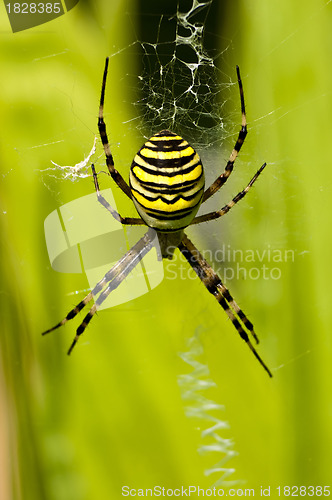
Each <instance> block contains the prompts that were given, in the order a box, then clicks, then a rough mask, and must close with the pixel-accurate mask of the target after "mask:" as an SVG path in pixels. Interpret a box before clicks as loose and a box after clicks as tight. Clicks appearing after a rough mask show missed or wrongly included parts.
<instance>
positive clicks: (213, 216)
mask: <svg viewBox="0 0 332 500" xmlns="http://www.w3.org/2000/svg"><path fill="white" fill-rule="evenodd" d="M265 167H266V163H264V164H263V165H262V166H261V167H260V169H259V170H257V172H256V173H255V175H254V177H253V178H252V179H251V181H250V182H249V184H248V186H247V187H246V188H244V189H243V190H242V191H240V192H239V193H238V194H237V195H236V196H234V198H233V199H232V201H230V202H229V203H227V205H225V206H224V207H223V208H222V209H221V210H217V211H216V212H209V213H208V214H205V215H199V216H198V217H195V218H194V220H193V221H192V222H191V224H200V223H201V222H206V221H209V220H212V219H218V218H219V217H222V216H223V215H225V214H227V212H229V211H230V209H231V208H233V207H234V205H236V204H237V203H238V202H239V201H240V200H242V198H243V197H244V196H245V195H246V194H247V192H248V191H249V189H250V188H251V187H252V185H253V184H254V182H255V181H256V180H257V179H258V177H259V176H260V174H261V173H262V172H263V170H264V168H265Z"/></svg>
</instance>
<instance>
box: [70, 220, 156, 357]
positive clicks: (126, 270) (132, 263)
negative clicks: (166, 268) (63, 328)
mask: <svg viewBox="0 0 332 500" xmlns="http://www.w3.org/2000/svg"><path fill="white" fill-rule="evenodd" d="M154 236H155V231H153V230H149V231H148V232H147V233H145V235H144V236H143V238H141V239H140V240H139V241H138V242H137V243H136V244H135V245H134V246H133V247H132V248H131V249H130V250H129V251H128V252H127V254H126V255H125V258H123V259H121V265H120V268H119V269H118V274H117V275H116V276H115V277H113V279H112V280H111V281H110V282H109V283H108V285H107V287H106V288H105V289H104V290H103V291H102V292H101V294H100V295H99V297H98V298H97V300H96V301H95V303H94V304H93V306H92V307H91V309H90V310H89V312H88V313H87V315H86V316H85V318H84V319H83V321H82V323H81V324H80V325H79V327H78V328H77V330H76V335H75V338H74V340H73V342H72V344H71V346H70V348H69V350H68V352H67V354H68V355H69V354H70V353H71V351H72V350H73V348H74V347H75V344H76V343H77V341H78V339H79V338H80V336H81V335H82V333H83V332H84V330H85V329H86V327H87V326H88V324H89V323H90V321H91V320H92V318H93V316H94V314H95V313H96V312H97V310H98V308H99V307H100V305H101V304H102V303H103V302H104V300H106V299H107V297H108V296H109V294H110V293H111V292H112V291H113V290H115V289H116V288H118V286H119V285H120V284H121V283H122V281H123V280H124V279H125V278H126V277H127V276H128V274H130V272H131V271H132V270H133V269H134V268H135V267H136V266H137V264H138V263H139V262H140V261H141V260H142V258H143V257H144V256H145V255H146V254H147V253H148V252H149V251H150V250H151V248H152V246H153V239H154Z"/></svg>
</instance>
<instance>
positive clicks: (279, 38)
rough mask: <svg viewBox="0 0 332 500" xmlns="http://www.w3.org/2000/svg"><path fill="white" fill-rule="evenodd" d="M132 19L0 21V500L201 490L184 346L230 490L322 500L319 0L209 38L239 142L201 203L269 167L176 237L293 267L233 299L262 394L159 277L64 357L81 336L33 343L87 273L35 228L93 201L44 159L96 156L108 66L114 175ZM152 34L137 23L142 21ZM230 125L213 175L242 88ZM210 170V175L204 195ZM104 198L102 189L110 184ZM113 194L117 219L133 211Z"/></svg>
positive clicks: (227, 330) (207, 307)
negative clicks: (58, 257) (223, 453)
mask: <svg viewBox="0 0 332 500" xmlns="http://www.w3.org/2000/svg"><path fill="white" fill-rule="evenodd" d="M143 3H144V2H143ZM161 5H162V2H161ZM147 6H148V2H146V5H145V10H148V9H147ZM140 8H141V9H142V6H140V4H136V3H135V2H134V1H132V2H131V1H129V0H127V1H124V0H118V1H116V2H107V1H106V0H97V1H96V2H93V3H92V2H85V1H83V0H81V1H80V2H79V4H78V5H77V7H75V8H74V9H73V10H72V11H70V12H69V13H68V14H66V15H64V16H62V17H60V18H58V19H57V20H54V21H52V22H51V23H48V24H46V25H42V26H40V27H37V28H33V29H31V30H27V31H23V32H20V33H16V34H12V33H11V32H10V28H9V23H8V19H6V16H5V12H4V8H3V15H2V17H1V35H0V36H1V44H0V65H1V69H2V71H1V75H2V77H1V82H0V89H1V91H0V105H1V116H0V120H1V131H2V133H1V140H0V147H1V177H0V179H1V185H0V190H1V194H0V205H1V206H0V224H1V260H0V264H1V289H0V290H1V318H2V321H1V324H2V329H1V331H2V333H1V337H0V338H1V341H0V342H1V358H0V363H1V364H0V384H1V391H0V397H1V402H0V405H1V408H2V411H1V417H0V419H1V420H0V424H1V425H0V433H1V440H0V442H1V452H0V453H1V460H0V463H1V464H2V467H1V481H0V497H1V498H4V499H6V500H7V499H15V500H16V499H30V498H33V499H34V500H39V499H54V500H55V499H60V498H61V500H66V499H70V500H76V499H80V500H91V499H95V498H120V497H121V487H122V486H123V485H129V486H130V487H132V488H145V487H153V486H154V485H158V484H159V485H162V486H165V487H170V488H175V487H179V486H181V485H184V486H186V485H190V484H195V485H199V486H201V487H208V486H209V485H210V484H211V482H212V480H211V477H205V476H204V468H205V467H206V466H207V464H208V462H209V461H211V463H214V462H215V460H213V457H205V458H204V457H201V456H199V454H198V453H197V448H198V446H199V445H200V443H201V437H200V432H199V429H197V428H196V426H195V422H194V421H193V420H191V419H189V418H187V417H186V416H185V413H184V403H183V401H181V396H180V389H179V386H178V382H177V380H178V377H179V375H182V374H185V373H188V372H190V367H189V366H187V365H186V364H185V363H184V362H183V361H182V360H181V358H180V357H179V356H178V353H179V352H183V351H186V349H188V341H189V340H190V339H191V338H192V337H193V335H196V336H197V338H199V341H200V342H201V344H202V346H203V347H204V356H203V358H204V359H203V360H204V363H205V364H206V365H207V366H208V367H209V369H210V375H211V378H212V379H213V380H214V381H215V382H216V383H217V387H216V388H214V389H211V390H209V397H211V399H213V400H214V401H216V402H217V403H219V404H223V405H225V412H224V416H225V420H227V421H228V422H229V424H230V429H228V430H225V432H224V434H223V436H224V437H227V438H232V439H233V440H234V442H235V444H234V449H235V450H237V451H238V452H239V455H238V456H237V457H236V458H233V459H232V461H231V463H230V466H231V467H234V468H235V469H236V472H235V473H234V474H233V476H232V479H233V480H235V481H239V483H238V485H239V487H242V485H243V483H240V481H242V480H244V481H246V486H247V487H251V488H255V489H256V490H257V494H258V491H259V488H260V486H261V485H265V486H269V485H270V486H271V487H275V486H277V485H284V484H288V485H309V484H311V485H324V484H329V482H330V481H331V466H330V465H331V433H332V426H331V418H332V406H331V390H330V381H331V379H332V377H331V362H330V360H331V337H330V325H331V322H332V319H331V307H330V297H331V292H330V283H331V281H332V276H331V274H332V270H331V265H330V260H329V259H330V248H331V231H330V214H331V186H332V183H331V169H330V158H329V152H328V147H327V146H328V144H329V138H330V120H329V118H330V114H331V113H330V111H331V90H330V89H331V83H332V82H331V78H332V74H331V71H330V63H329V62H330V54H331V29H330V26H331V22H332V6H331V3H330V2H319V3H317V2H315V1H314V0H310V1H308V2H306V3H305V4H304V3H303V2H300V1H299V0H295V1H294V2H292V3H290V2H288V1H287V0H280V1H278V2H277V1H276V0H273V1H270V2H264V1H263V0H254V1H253V2H249V3H248V2H245V1H239V2H229V3H228V4H227V3H225V4H224V5H223V8H222V10H221V8H220V10H219V11H218V12H219V13H218V12H217V14H218V15H219V16H220V17H219V19H220V22H219V24H218V23H217V25H218V26H219V28H213V29H217V32H216V34H217V36H216V37H215V40H216V41H215V44H216V47H215V48H216V50H217V51H218V52H220V53H223V55H222V58H220V60H219V61H218V64H219V66H222V67H223V71H224V73H225V74H228V75H230V78H231V79H233V80H234V79H235V77H234V66H235V64H239V65H240V67H241V70H242V76H243V82H244V87H245V96H246V102H247V114H248V120H249V131H250V132H249V135H248V139H247V141H246V144H245V146H244V148H243V150H242V151H241V156H240V158H239V161H238V162H237V165H236V169H235V172H234V174H233V175H232V177H231V179H230V181H229V185H227V187H225V190H223V192H222V193H220V195H219V194H218V195H217V196H216V197H215V198H214V201H213V204H212V205H210V206H215V207H216V206H219V204H224V203H225V201H228V198H230V197H231V196H233V195H234V194H236V193H237V192H238V191H239V190H240V189H241V188H242V187H243V186H244V185H245V184H246V182H247V181H248V180H249V179H250V177H251V176H252V174H253V173H254V172H255V170H256V169H257V168H258V167H259V166H260V165H261V164H262V163H263V162H264V161H267V163H268V168H267V170H266V172H264V176H263V177H262V179H260V180H259V182H258V183H257V185H256V186H255V188H254V189H253V190H252V192H251V193H250V194H249V195H248V197H247V198H246V201H243V202H241V204H240V205H239V206H238V207H237V208H236V209H234V212H232V214H229V216H227V218H225V220H223V221H214V222H211V223H209V226H208V225H204V226H203V228H202V229H199V228H197V229H195V231H193V230H191V229H190V230H189V231H188V232H189V234H190V235H191V236H192V237H193V238H194V239H195V241H196V242H197V245H198V246H200V248H204V247H207V246H210V245H212V247H214V248H218V247H220V246H221V245H222V244H231V245H232V247H234V248H241V249H244V250H245V249H248V248H250V249H259V250H261V251H262V250H264V248H267V247H268V246H270V248H272V249H278V250H281V251H284V250H288V249H292V250H294V255H295V257H294V261H291V262H282V263H280V265H278V267H279V268H280V269H281V277H280V279H278V280H273V279H269V280H264V279H262V278H260V279H257V280H249V279H247V280H244V279H243V280H241V279H240V280H234V281H232V282H231V283H228V285H229V286H230V288H231V291H232V293H233V295H234V297H235V298H236V299H237V301H238V302H239V303H240V305H241V306H242V307H243V309H244V310H245V311H246V312H248V315H249V317H250V318H251V319H252V320H253V322H254V323H255V325H256V328H257V331H258V334H259V336H260V338H261V340H262V342H261V345H260V346H259V352H260V353H261V355H262V356H263V358H264V360H265V361H266V362H267V364H268V365H269V366H270V367H271V369H272V371H273V373H274V379H273V380H268V377H267V376H266V374H265V373H264V372H263V370H262V369H261V367H260V366H259V364H258V363H256V361H255V360H254V359H253V356H252V355H251V354H250V352H249V350H248V349H247V347H246V346H245V345H244V343H243V342H241V340H240V339H238V338H237V337H236V335H235V334H234V331H233V327H232V325H231V324H230V322H228V321H227V319H226V317H225V315H224V313H223V312H222V310H220V307H219V306H218V304H217V303H216V302H215V301H214V300H213V298H211V297H210V296H209V294H208V293H206V290H205V289H204V287H203V286H202V285H201V284H200V283H199V282H198V281H197V280H194V279H188V280H181V279H177V280H170V279H169V280H167V279H165V280H164V282H163V283H162V284H161V285H159V286H158V287H157V288H156V289H154V290H152V291H151V292H150V293H149V294H147V295H144V296H142V297H140V298H138V299H135V300H134V301H132V302H128V303H125V304H122V305H120V306H117V307H114V308H112V309H108V310H105V311H102V312H101V313H100V314H99V315H98V317H97V318H95V319H94V321H93V323H92V324H91V326H90V327H89V329H88V330H87V332H86V333H85V335H84V338H83V339H82V341H80V343H79V345H78V346H77V348H76V352H73V355H72V356H71V357H70V358H67V356H66V355H65V353H66V349H67V348H68V346H69V345H70V342H71V340H72V337H73V335H74V330H75V326H76V323H75V324H74V325H72V324H68V325H67V326H66V327H65V328H63V329H62V331H61V330H59V331H56V332H54V334H52V335H50V336H48V337H46V338H42V337H41V336H40V332H42V331H43V330H45V329H46V328H48V327H50V326H51V325H53V324H55V323H56V322H57V321H59V320H60V319H61V317H63V315H64V314H65V313H66V312H67V311H68V309H69V308H70V307H72V305H73V304H75V303H76V301H77V300H80V298H77V297H76V295H72V294H73V292H74V291H76V290H84V289H85V288H86V287H87V282H86V279H85V277H84V275H75V274H68V275H66V274H61V273H56V272H55V271H53V270H52V268H51V267H50V263H49V259H48V255H47V250H46V246H45V241H44V235H43V223H44V220H45V218H46V217H47V215H48V214H49V213H50V212H52V211H53V210H55V209H56V208H58V207H59V206H61V205H62V204H64V203H66V202H69V201H71V200H73V199H75V198H78V197H80V196H83V195H85V194H89V193H91V192H93V183H92V181H91V179H90V178H87V179H83V180H80V181H79V182H70V181H62V180H60V179H54V178H52V177H51V175H50V172H47V171H44V170H45V169H46V168H48V167H50V166H51V163H50V160H53V161H55V162H56V163H58V164H60V165H74V164H76V163H78V162H79V161H81V160H82V159H83V158H84V156H85V155H87V154H88V152H89V151H90V149H91V147H92V143H93V139H94V135H95V134H96V133H97V127H96V122H97V113H98V100H99V92H100V84H101V74H102V69H103V64H104V59H105V56H106V55H109V54H117V55H116V56H115V57H114V58H112V59H111V66H110V78H109V82H108V87H107V97H106V108H105V116H106V120H107V124H108V130H109V133H110V137H111V142H112V147H113V153H114V157H115V161H116V164H117V168H118V169H119V170H120V171H121V172H123V175H124V176H125V177H126V175H127V172H128V169H129V165H130V163H131V159H132V157H133V154H134V152H135V151H136V150H137V149H138V147H139V146H140V145H141V143H142V142H143V141H144V139H143V138H142V136H141V135H140V133H139V132H138V131H137V130H136V128H135V126H133V125H131V124H130V121H131V120H132V119H133V118H135V112H136V110H135V107H134V106H132V105H131V102H132V101H133V100H134V99H135V98H136V89H135V85H134V83H133V82H135V77H136V75H137V74H139V68H140V60H139V57H140V51H139V50H138V48H137V45H133V46H132V45H131V44H132V43H133V42H135V41H136V40H137V36H138V35H137V33H139V27H138V19H139V16H140V15H141V14H142V13H141V11H140ZM158 20H159V16H157V15H156V16H151V18H150V22H151V25H152V26H153V25H154V24H155V23H158ZM213 26H214V27H215V26H216V23H215V22H214V23H213ZM210 43H211V42H210ZM125 48H128V49H127V50H124V49H125ZM226 48H227V50H225V49H226ZM127 77H128V78H127ZM128 81H129V82H130V83H129V84H128ZM227 109H228V111H229V113H231V117H230V120H231V121H232V123H234V129H233V130H232V134H233V135H232V136H231V137H229V139H227V140H225V149H224V151H223V155H222V157H223V159H226V158H227V156H228V154H229V152H230V151H231V148H232V146H233V143H234V140H235V137H236V133H237V131H238V126H239V122H240V116H239V114H240V113H239V102H238V94H237V89H236V86H234V92H233V91H232V98H231V101H230V102H229V103H228V108H227ZM179 132H180V133H181V131H179ZM99 153H101V151H100V149H99ZM203 156H204V154H203ZM218 162H220V159H218ZM98 166H99V167H100V168H99V169H100V170H102V169H103V168H104V167H103V159H102V157H101V158H100V159H99V160H98ZM222 168H223V165H219V164H217V165H214V169H215V170H214V172H215V173H214V174H213V175H212V177H211V174H210V175H209V173H208V172H207V178H208V180H210V181H212V180H214V179H213V177H214V176H215V174H216V172H218V171H221V169H222ZM100 182H101V184H102V186H101V187H102V188H105V187H108V186H109V183H110V181H109V179H108V178H107V177H106V176H105V177H101V180H100ZM113 191H114V196H115V198H116V202H117V206H118V209H119V211H120V212H121V213H125V214H126V215H134V209H133V207H132V206H131V205H130V203H128V202H127V200H126V199H124V197H123V196H122V195H121V193H119V190H118V189H114V190H113ZM211 209H212V208H211ZM166 273H167V270H166ZM166 277H167V276H166ZM81 295H82V294H80V295H79V296H78V297H81ZM215 479H216V478H213V480H215ZM272 498H273V496H272Z"/></svg>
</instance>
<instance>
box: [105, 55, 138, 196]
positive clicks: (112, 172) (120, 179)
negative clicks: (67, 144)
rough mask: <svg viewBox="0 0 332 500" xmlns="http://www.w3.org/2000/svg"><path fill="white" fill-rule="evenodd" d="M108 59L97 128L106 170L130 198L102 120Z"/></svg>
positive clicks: (129, 192)
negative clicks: (115, 161)
mask: <svg viewBox="0 0 332 500" xmlns="http://www.w3.org/2000/svg"><path fill="white" fill-rule="evenodd" d="M108 61H109V58H108V57H107V58H106V62H105V69H104V75H103V83H102V87H101V95H100V105H99V118H98V130H99V135H100V138H101V142H102V143H103V146H104V151H105V156H106V165H107V168H108V171H109V173H110V175H111V177H112V179H113V180H114V181H115V182H116V183H117V185H118V186H119V188H120V189H122V191H123V192H124V193H125V194H126V195H127V196H128V198H130V199H131V191H130V187H129V186H128V184H127V183H126V181H125V180H124V178H123V177H122V175H121V174H120V173H119V172H118V171H117V170H116V169H115V167H114V160H113V156H112V153H111V149H110V145H109V142H108V137H107V133H106V125H105V122H104V100H105V89H106V79H107V71H108Z"/></svg>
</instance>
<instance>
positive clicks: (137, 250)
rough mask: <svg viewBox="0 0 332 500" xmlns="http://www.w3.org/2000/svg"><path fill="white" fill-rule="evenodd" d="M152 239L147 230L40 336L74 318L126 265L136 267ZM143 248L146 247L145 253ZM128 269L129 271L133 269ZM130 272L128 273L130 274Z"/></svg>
mask: <svg viewBox="0 0 332 500" xmlns="http://www.w3.org/2000/svg"><path fill="white" fill-rule="evenodd" d="M153 238H154V232H153V231H152V230H149V231H148V232H147V233H145V235H144V236H143V237H142V238H141V239H140V240H139V241H138V242H137V243H136V244H135V245H134V246H133V247H132V248H131V249H130V250H128V252H127V253H126V254H125V255H124V256H123V257H122V258H121V259H120V260H119V261H118V262H117V263H116V264H115V265H114V266H113V267H112V268H111V269H110V270H109V271H108V272H107V273H106V274H105V276H104V277H103V278H102V279H101V280H100V281H99V282H98V283H97V284H96V286H95V287H94V288H93V289H92V290H91V292H89V293H88V294H87V295H86V296H85V297H84V299H83V300H81V302H79V303H78V304H77V305H76V306H75V307H74V308H73V309H72V310H71V311H69V313H68V314H67V316H66V317H65V318H63V319H62V320H61V321H60V322H59V323H57V324H56V325H55V326H53V327H52V328H49V329H48V330H46V331H45V332H43V333H42V335H46V334H47V333H50V332H52V331H53V330H56V329H57V328H59V327H60V326H62V325H64V324H65V323H67V321H69V320H71V319H73V318H75V316H76V315H77V314H78V313H79V312H80V311H81V310H82V309H83V308H84V307H85V306H86V305H87V304H88V303H89V302H90V301H91V300H92V299H93V298H94V297H96V296H97V295H98V294H99V293H100V292H101V291H102V290H103V288H105V286H106V285H107V283H109V282H111V281H112V280H114V278H115V277H116V276H117V275H120V274H121V272H123V270H126V269H127V268H128V265H129V264H130V263H132V262H135V264H134V265H133V267H135V266H136V265H137V263H138V262H139V261H138V260H137V255H138V254H140V259H141V258H142V257H143V256H144V255H145V253H147V252H148V251H149V250H150V248H151V247H152V241H153ZM145 246H146V247H147V249H146V252H145ZM140 259H139V260H140ZM133 267H132V268H130V270H131V269H133ZM130 270H129V271H128V272H130Z"/></svg>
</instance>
